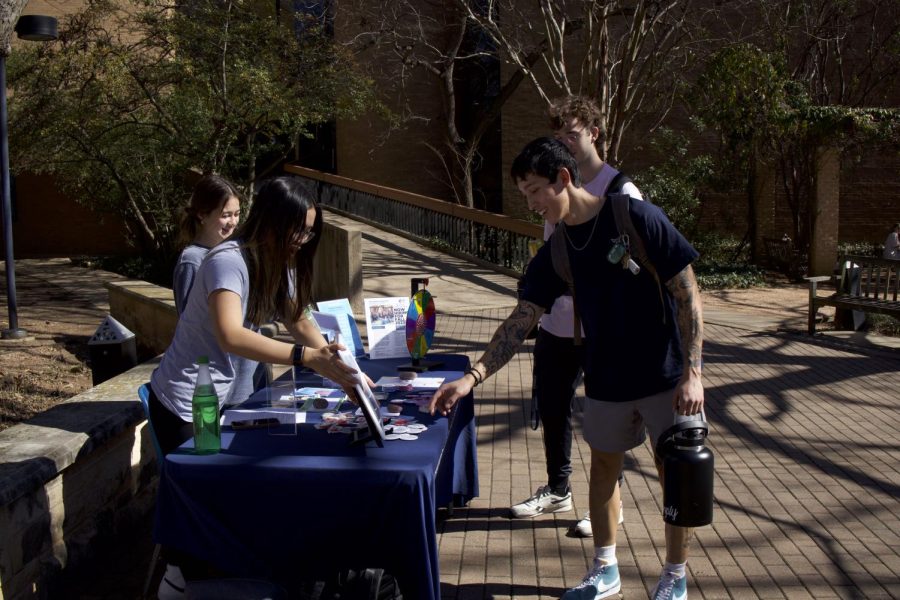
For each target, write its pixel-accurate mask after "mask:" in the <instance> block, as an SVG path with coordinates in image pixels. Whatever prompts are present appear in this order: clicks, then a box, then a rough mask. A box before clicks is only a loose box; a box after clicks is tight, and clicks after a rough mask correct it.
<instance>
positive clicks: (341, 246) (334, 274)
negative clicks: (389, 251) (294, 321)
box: [313, 222, 364, 314]
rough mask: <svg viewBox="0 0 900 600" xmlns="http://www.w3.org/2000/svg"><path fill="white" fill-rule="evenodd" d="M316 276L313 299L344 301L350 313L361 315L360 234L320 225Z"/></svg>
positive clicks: (333, 226) (327, 224) (354, 231)
mask: <svg viewBox="0 0 900 600" xmlns="http://www.w3.org/2000/svg"><path fill="white" fill-rule="evenodd" d="M315 273H316V276H315V281H314V283H313V297H314V298H316V299H318V300H332V299H336V298H347V299H349V300H350V306H351V307H353V311H354V312H355V313H356V314H362V311H363V308H364V307H363V291H362V290H363V274H362V234H361V233H360V232H359V231H356V230H351V229H346V228H343V227H337V226H335V225H333V224H331V223H327V222H326V223H323V227H322V239H321V240H320V242H319V248H318V250H317V251H316V258H315Z"/></svg>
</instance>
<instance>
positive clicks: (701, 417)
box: [656, 412, 709, 456]
mask: <svg viewBox="0 0 900 600" xmlns="http://www.w3.org/2000/svg"><path fill="white" fill-rule="evenodd" d="M674 420H675V424H674V425H672V426H671V427H669V428H668V429H666V430H665V431H664V432H663V433H662V435H660V436H659V439H658V440H657V441H656V453H657V454H658V455H659V456H662V454H663V452H662V450H663V446H664V445H665V443H666V442H667V441H668V440H669V439H674V440H675V443H676V445H678V446H702V445H703V444H704V441H705V440H706V436H707V435H709V424H708V423H707V422H706V415H705V414H704V413H702V412H701V413H699V414H696V415H687V416H685V415H675V419H674Z"/></svg>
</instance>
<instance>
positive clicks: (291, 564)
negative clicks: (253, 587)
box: [155, 355, 478, 600]
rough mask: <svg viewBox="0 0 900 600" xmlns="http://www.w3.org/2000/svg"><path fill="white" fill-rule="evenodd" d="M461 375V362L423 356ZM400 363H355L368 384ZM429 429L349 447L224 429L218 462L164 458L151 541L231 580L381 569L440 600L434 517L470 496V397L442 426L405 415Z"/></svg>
mask: <svg viewBox="0 0 900 600" xmlns="http://www.w3.org/2000/svg"><path fill="white" fill-rule="evenodd" d="M432 358H440V359H441V360H444V361H445V363H446V364H445V365H444V366H443V367H442V368H441V370H446V371H459V372H460V375H461V371H463V370H465V369H466V368H467V366H468V359H467V358H466V357H465V356H460V355H429V359H432ZM403 362H408V359H407V360H406V361H403V360H399V359H398V360H379V361H369V360H360V367H361V368H362V369H363V370H364V371H365V372H366V373H367V374H368V375H369V376H370V377H371V378H372V379H373V380H377V379H378V378H379V377H380V376H381V375H392V374H396V371H395V369H396V367H397V365H399V364H401V363H403ZM403 414H404V415H409V416H415V417H416V418H417V419H418V420H419V422H421V423H423V424H425V425H427V426H428V430H427V431H426V432H424V433H422V434H421V435H420V436H419V439H417V440H415V441H399V440H398V441H386V442H385V444H384V448H379V447H377V446H376V445H375V443H374V442H369V443H367V444H365V445H357V446H350V445H349V443H348V442H349V436H347V435H345V434H329V433H327V431H326V430H324V429H322V430H317V429H315V428H314V427H313V426H312V425H300V426H298V433H297V434H296V435H272V434H271V432H269V431H267V430H266V429H255V430H244V431H238V432H234V431H231V430H230V429H229V428H223V433H222V445H223V450H222V452H220V453H218V454H214V455H196V454H192V453H191V450H190V448H191V446H192V442H187V443H186V444H185V445H184V446H182V448H181V449H180V450H179V451H176V452H174V453H172V454H169V455H168V456H167V457H166V459H165V465H164V468H163V473H162V476H161V477H160V484H159V497H158V502H157V515H156V516H157V518H156V527H155V539H156V541H157V543H160V544H163V545H166V546H171V547H173V548H176V549H178V550H181V551H183V552H187V553H189V554H191V555H194V556H196V557H198V558H201V559H204V560H206V561H209V562H210V563H212V564H213V565H215V566H217V567H218V568H219V569H221V570H223V571H225V572H227V573H229V574H231V575H234V576H246V577H250V576H255V577H269V578H273V579H276V580H278V579H282V580H283V579H284V577H286V576H287V577H295V576H304V577H316V576H317V574H322V573H330V572H333V571H334V570H335V569H336V568H340V567H348V568H379V567H380V568H384V569H386V570H387V571H388V572H389V573H391V574H393V575H394V576H395V577H396V578H397V579H398V582H399V583H400V588H401V591H402V592H403V594H404V596H405V597H407V598H416V599H419V598H421V599H426V600H427V599H433V600H436V599H437V598H439V597H440V573H439V570H438V554H437V541H436V536H435V508H436V506H442V505H447V504H449V503H451V502H452V501H453V500H454V498H456V499H457V500H462V501H468V500H469V499H471V498H473V497H475V496H477V495H478V470H477V462H476V446H475V441H476V440H475V420H474V408H473V398H472V396H471V395H469V396H468V397H467V398H465V399H463V400H462V401H461V402H460V403H459V404H458V405H457V407H456V408H455V410H454V412H453V413H451V415H450V417H449V418H448V417H431V416H429V415H427V414H426V413H420V412H417V408H416V406H414V405H404V409H403Z"/></svg>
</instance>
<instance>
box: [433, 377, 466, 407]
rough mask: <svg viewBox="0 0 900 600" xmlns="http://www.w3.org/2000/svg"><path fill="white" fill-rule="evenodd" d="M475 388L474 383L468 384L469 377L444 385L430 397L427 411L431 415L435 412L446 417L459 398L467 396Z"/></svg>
mask: <svg viewBox="0 0 900 600" xmlns="http://www.w3.org/2000/svg"><path fill="white" fill-rule="evenodd" d="M473 387H475V384H474V382H470V379H469V377H467V376H466V375H463V376H462V377H460V378H459V379H457V380H456V381H451V382H449V383H445V384H444V385H442V386H441V387H439V388H438V390H437V391H436V392H435V393H434V395H433V396H432V397H431V404H430V405H429V409H430V411H431V414H432V415H433V414H434V412H435V411H438V412H440V413H441V414H442V415H444V416H447V415H448V414H450V410H451V409H452V408H453V406H454V405H455V404H456V403H457V402H458V401H459V399H460V398H462V397H464V396H467V395H468V394H469V392H471V391H472V388H473Z"/></svg>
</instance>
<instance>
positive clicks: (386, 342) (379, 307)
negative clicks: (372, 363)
mask: <svg viewBox="0 0 900 600" xmlns="http://www.w3.org/2000/svg"><path fill="white" fill-rule="evenodd" d="M365 305H366V331H367V332H368V334H369V358H371V359H379V358H406V357H408V356H409V350H408V349H407V348H406V311H407V310H409V298H406V297H396V298H366V299H365Z"/></svg>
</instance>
